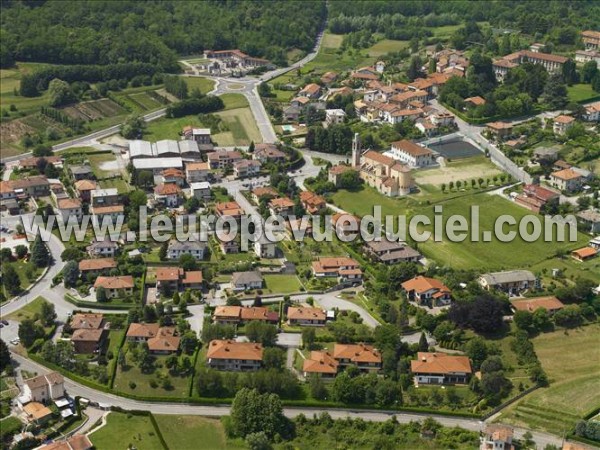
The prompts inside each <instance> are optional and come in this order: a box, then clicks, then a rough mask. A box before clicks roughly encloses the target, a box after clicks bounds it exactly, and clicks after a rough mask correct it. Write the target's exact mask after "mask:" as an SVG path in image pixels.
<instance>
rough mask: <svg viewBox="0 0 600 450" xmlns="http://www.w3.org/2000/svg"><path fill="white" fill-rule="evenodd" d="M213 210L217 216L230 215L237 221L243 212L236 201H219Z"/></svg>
mask: <svg viewBox="0 0 600 450" xmlns="http://www.w3.org/2000/svg"><path fill="white" fill-rule="evenodd" d="M215 212H216V214H217V216H218V217H231V218H233V219H234V220H236V221H239V220H240V219H241V218H242V216H243V215H244V214H245V213H244V210H243V209H242V207H241V206H240V205H239V204H238V203H237V202H221V203H217V204H216V205H215Z"/></svg>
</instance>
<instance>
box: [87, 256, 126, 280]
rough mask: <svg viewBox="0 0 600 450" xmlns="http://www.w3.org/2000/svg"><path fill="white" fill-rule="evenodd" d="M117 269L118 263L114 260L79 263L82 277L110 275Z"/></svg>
mask: <svg viewBox="0 0 600 450" xmlns="http://www.w3.org/2000/svg"><path fill="white" fill-rule="evenodd" d="M116 268H117V261H115V259H114V258H94V259H82V260H81V261H79V272H81V275H82V276H85V275H87V274H92V275H99V274H101V273H108V272H109V271H111V270H112V269H116Z"/></svg>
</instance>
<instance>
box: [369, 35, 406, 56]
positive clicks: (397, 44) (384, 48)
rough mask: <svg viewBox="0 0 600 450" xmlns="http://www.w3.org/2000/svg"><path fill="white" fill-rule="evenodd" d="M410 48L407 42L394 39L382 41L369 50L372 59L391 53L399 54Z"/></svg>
mask: <svg viewBox="0 0 600 450" xmlns="http://www.w3.org/2000/svg"><path fill="white" fill-rule="evenodd" d="M407 47H408V42H407V41H396V40H392V39H382V40H381V41H379V42H377V43H376V44H374V45H372V46H371V47H369V48H368V49H367V53H368V55H369V56H370V57H378V56H382V55H385V54H387V53H391V52H399V51H401V50H404V49H405V48H407Z"/></svg>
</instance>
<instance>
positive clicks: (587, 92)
mask: <svg viewBox="0 0 600 450" xmlns="http://www.w3.org/2000/svg"><path fill="white" fill-rule="evenodd" d="M567 93H568V95H569V100H571V101H573V102H581V101H585V100H587V99H589V98H594V97H598V96H599V95H600V93H598V92H596V91H594V90H593V89H592V85H591V84H574V85H573V86H567Z"/></svg>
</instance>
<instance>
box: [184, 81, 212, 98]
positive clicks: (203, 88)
mask: <svg viewBox="0 0 600 450" xmlns="http://www.w3.org/2000/svg"><path fill="white" fill-rule="evenodd" d="M184 79H185V82H186V83H187V85H188V90H189V91H190V92H191V91H192V89H194V88H198V89H200V92H202V93H203V94H206V93H207V92H210V91H212V90H213V89H214V88H215V82H214V81H213V80H209V79H208V78H204V77H185V78H184Z"/></svg>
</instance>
